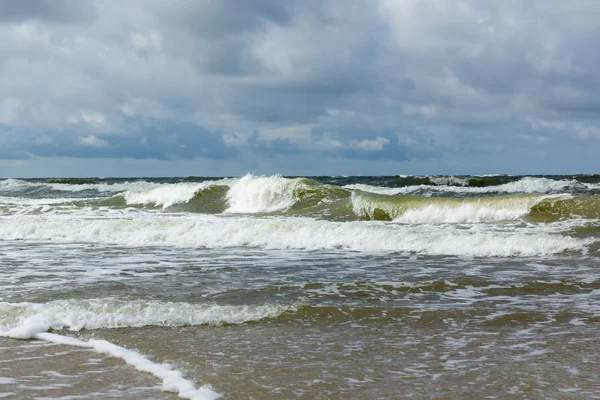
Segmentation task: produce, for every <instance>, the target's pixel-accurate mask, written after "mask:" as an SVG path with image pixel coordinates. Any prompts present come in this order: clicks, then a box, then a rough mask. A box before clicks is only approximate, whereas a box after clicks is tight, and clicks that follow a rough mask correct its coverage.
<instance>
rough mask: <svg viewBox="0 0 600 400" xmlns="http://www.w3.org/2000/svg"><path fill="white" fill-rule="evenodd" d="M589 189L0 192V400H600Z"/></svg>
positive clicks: (409, 185)
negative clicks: (528, 399)
mask: <svg viewBox="0 0 600 400" xmlns="http://www.w3.org/2000/svg"><path fill="white" fill-rule="evenodd" d="M599 328H600V175H576V176H506V175H487V176H385V177H382V176H374V177H310V178H304V177H282V176H254V175H246V176H243V177H234V178H202V177H188V178H160V179H159V178H128V179H113V178H90V179H70V178H52V179H5V180H0V398H10V399H36V398H37V399H96V398H97V399H106V398H120V399H174V398H177V397H180V398H188V399H216V398H226V399H293V398H298V399H338V398H339V399H395V398H427V399H432V398H437V399H445V398H461V399H482V398H539V399H590V398H596V399H600V381H599V380H598V377H599V376H600V329H599Z"/></svg>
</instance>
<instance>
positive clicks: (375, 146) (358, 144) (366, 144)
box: [350, 136, 390, 151]
mask: <svg viewBox="0 0 600 400" xmlns="http://www.w3.org/2000/svg"><path fill="white" fill-rule="evenodd" d="M389 143H390V140H389V139H388V138H384V137H381V136H377V137H376V138H375V139H373V140H369V139H365V140H361V141H358V140H352V141H351V142H350V146H351V147H352V148H353V149H356V150H361V151H381V150H383V148H384V147H385V146H386V145H388V144H389Z"/></svg>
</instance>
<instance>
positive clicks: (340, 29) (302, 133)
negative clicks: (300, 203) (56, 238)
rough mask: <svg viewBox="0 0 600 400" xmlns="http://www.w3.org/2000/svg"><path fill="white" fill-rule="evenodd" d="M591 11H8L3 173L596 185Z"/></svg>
mask: <svg viewBox="0 0 600 400" xmlns="http://www.w3.org/2000/svg"><path fill="white" fill-rule="evenodd" d="M599 20H600V2H599V1H596V0H589V1H586V0H572V1H568V2H567V1H564V0H521V1H517V0H506V1H496V0H493V1H492V0H361V1H359V0H89V1H84V0H2V1H0V176H1V177H45V176H231V175H243V174H246V173H254V174H268V175H270V174H283V175H395V174H487V173H507V174H574V173H600V51H599V50H600V24H598V21H599Z"/></svg>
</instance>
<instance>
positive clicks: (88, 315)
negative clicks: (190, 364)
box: [0, 298, 295, 339]
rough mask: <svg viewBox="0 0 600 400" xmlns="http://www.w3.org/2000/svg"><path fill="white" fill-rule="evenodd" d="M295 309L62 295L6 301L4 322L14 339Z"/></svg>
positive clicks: (250, 317)
mask: <svg viewBox="0 0 600 400" xmlns="http://www.w3.org/2000/svg"><path fill="white" fill-rule="evenodd" d="M293 309H295V308H294V306H290V305H282V304H265V305H257V306H247V305H240V306H233V305H217V304H190V303H172V302H158V301H145V300H126V299H118V298H108V299H86V300H56V301H50V302H48V303H6V302H0V326H4V329H8V331H6V332H5V333H6V334H7V335H8V336H10V337H13V338H20V339H27V338H29V337H31V336H32V335H33V334H35V333H36V332H45V331H48V330H50V329H54V330H61V329H69V330H72V331H79V330H81V329H106V328H123V327H142V326H148V325H152V326H184V325H221V324H243V323H245V322H250V321H259V320H262V319H265V318H274V317H277V316H278V315H280V314H282V313H284V312H286V311H288V310H293Z"/></svg>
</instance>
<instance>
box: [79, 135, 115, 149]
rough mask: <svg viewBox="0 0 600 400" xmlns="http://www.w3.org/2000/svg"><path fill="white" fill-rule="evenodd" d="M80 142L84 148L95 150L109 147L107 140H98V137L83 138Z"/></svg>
mask: <svg viewBox="0 0 600 400" xmlns="http://www.w3.org/2000/svg"><path fill="white" fill-rule="evenodd" d="M79 142H80V143H81V144H82V145H84V146H89V147H95V148H103V147H108V146H109V144H108V142H107V141H106V140H102V139H98V138H97V137H96V136H93V135H90V136H85V137H82V138H81V139H80V141H79Z"/></svg>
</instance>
